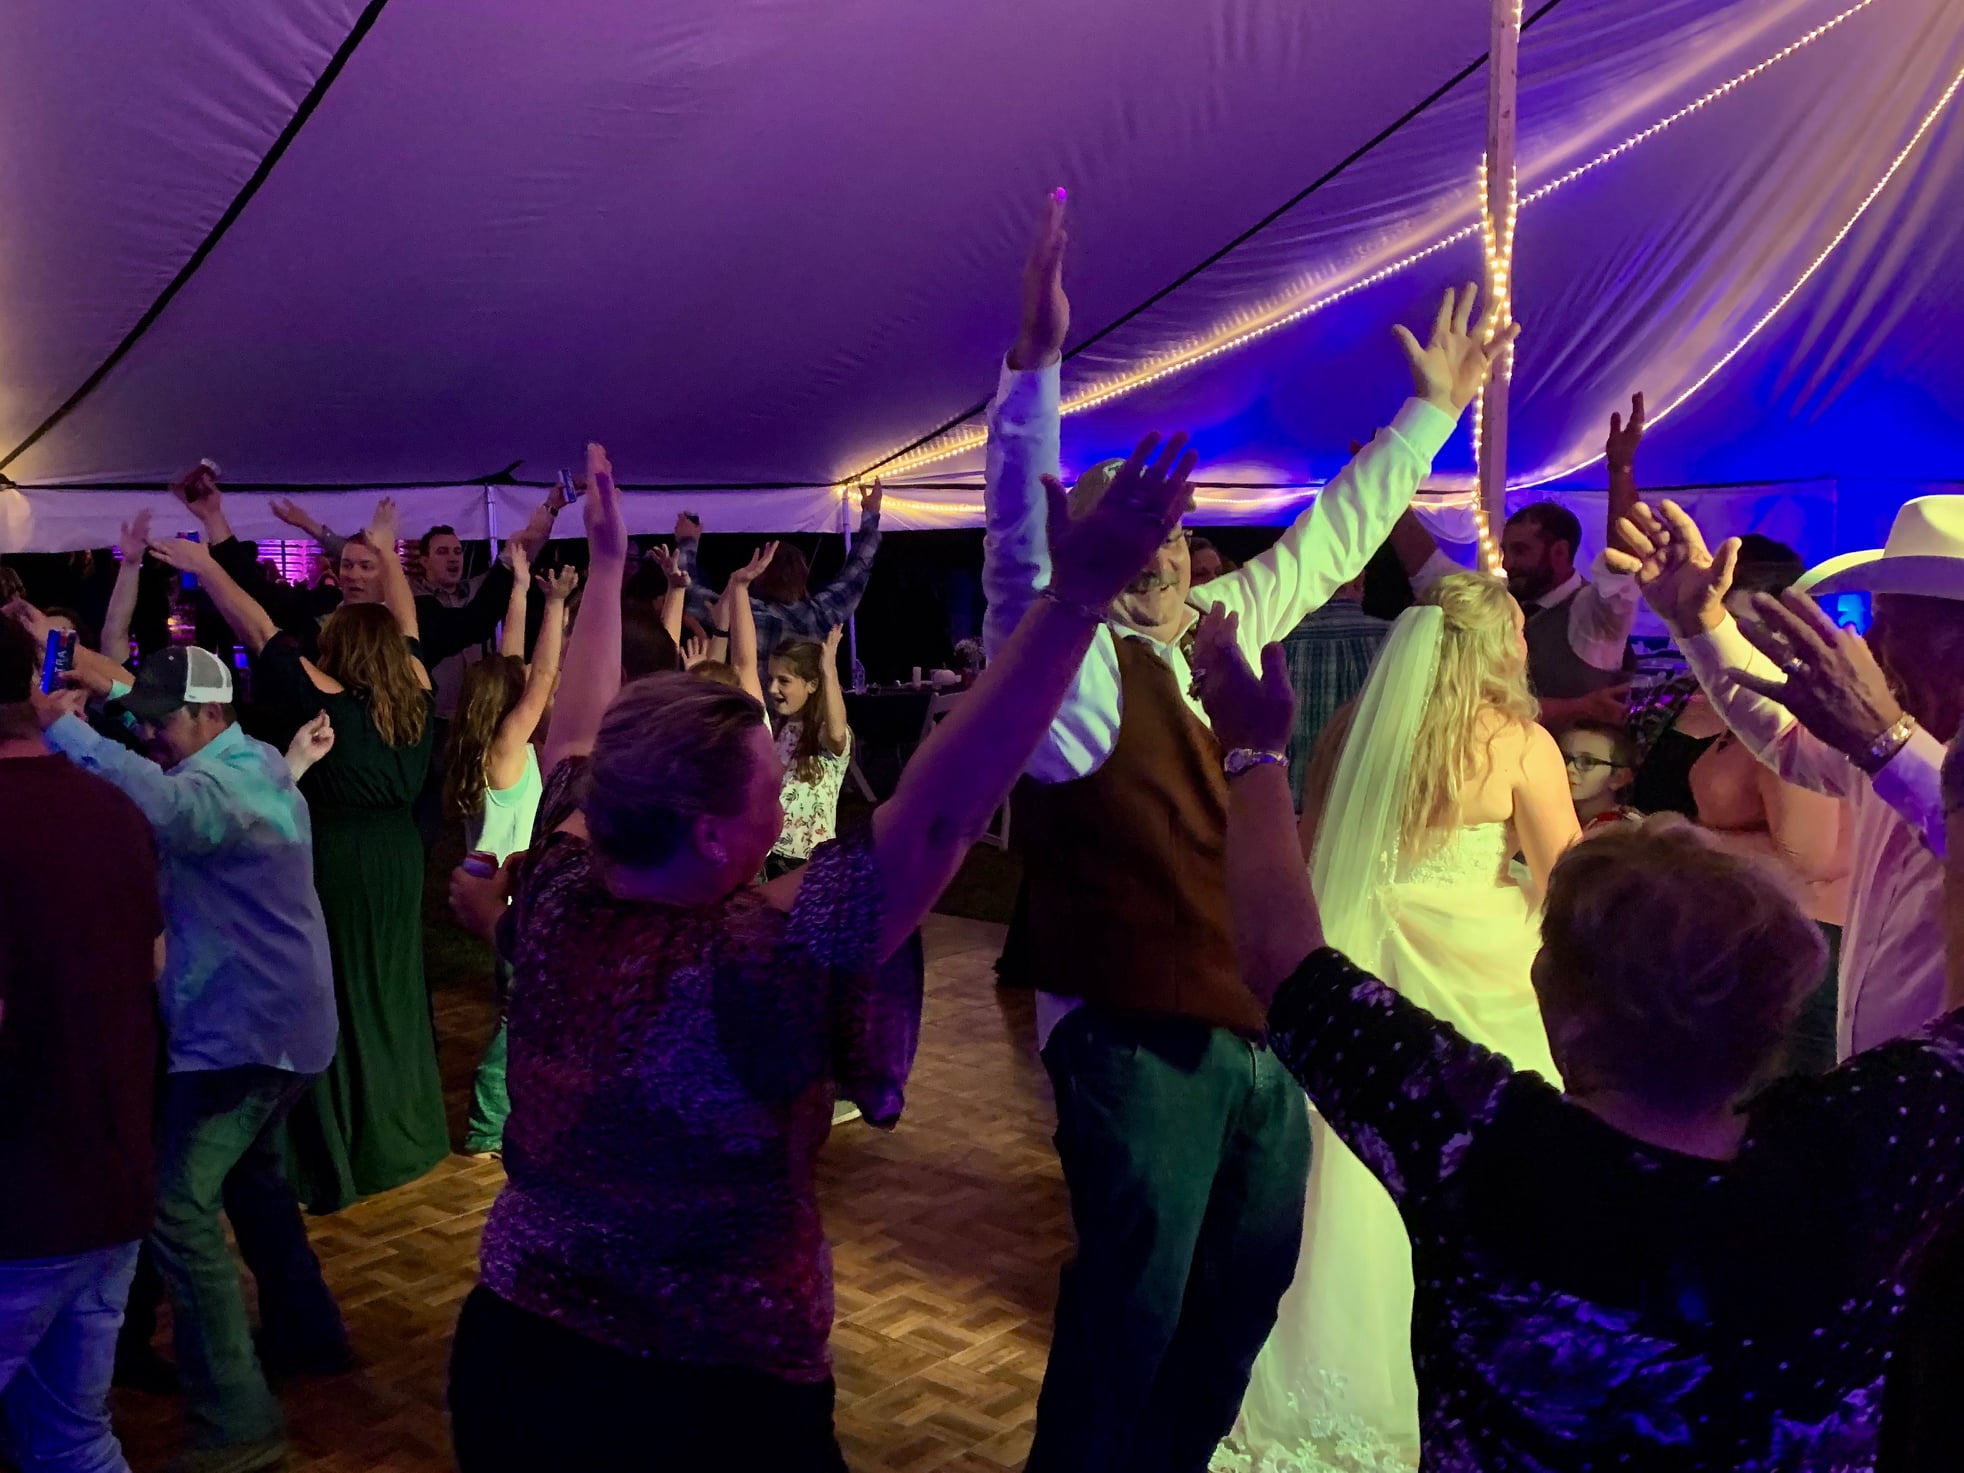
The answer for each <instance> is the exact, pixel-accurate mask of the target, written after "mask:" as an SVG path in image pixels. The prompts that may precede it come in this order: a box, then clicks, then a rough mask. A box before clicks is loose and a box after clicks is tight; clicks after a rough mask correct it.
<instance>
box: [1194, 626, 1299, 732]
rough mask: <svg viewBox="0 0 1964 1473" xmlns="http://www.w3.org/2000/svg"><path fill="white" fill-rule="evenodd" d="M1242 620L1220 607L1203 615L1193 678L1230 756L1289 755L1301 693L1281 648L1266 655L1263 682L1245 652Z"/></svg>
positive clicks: (1269, 649)
mask: <svg viewBox="0 0 1964 1473" xmlns="http://www.w3.org/2000/svg"><path fill="white" fill-rule="evenodd" d="M1240 630H1241V616H1240V615H1239V614H1230V613H1228V612H1226V611H1225V610H1224V609H1223V608H1222V607H1221V605H1219V604H1215V605H1214V607H1213V608H1212V609H1210V610H1208V611H1207V612H1206V613H1205V614H1203V615H1201V619H1200V627H1199V628H1198V629H1197V630H1196V631H1195V634H1194V641H1193V672H1194V679H1195V680H1196V681H1197V682H1198V683H1199V685H1200V701H1201V704H1202V705H1203V706H1204V707H1206V710H1207V719H1208V720H1209V721H1210V722H1211V723H1213V727H1214V735H1215V736H1217V737H1219V738H1220V741H1221V745H1222V746H1223V747H1225V748H1227V749H1228V750H1229V751H1242V750H1246V751H1251V752H1286V751H1288V750H1289V738H1290V737H1291V736H1292V735H1293V734H1294V733H1295V727H1296V692H1295V688H1294V687H1293V686H1291V685H1290V683H1289V662H1288V659H1287V657H1286V656H1285V655H1284V654H1283V651H1282V646H1281V645H1280V644H1271V645H1269V646H1268V647H1267V648H1266V649H1264V650H1263V651H1262V674H1261V678H1260V679H1259V680H1257V679H1256V678H1255V672H1254V671H1253V670H1251V669H1249V668H1248V658H1247V656H1245V655H1243V654H1242V653H1241V644H1240V641H1239V638H1238V636H1239V634H1240Z"/></svg>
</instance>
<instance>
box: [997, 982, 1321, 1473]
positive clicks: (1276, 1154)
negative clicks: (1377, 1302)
mask: <svg viewBox="0 0 1964 1473" xmlns="http://www.w3.org/2000/svg"><path fill="white" fill-rule="evenodd" d="M1044 1063H1045V1065H1046V1066H1047V1067H1048V1069H1049V1071H1050V1077H1051V1082H1052V1084H1053V1086H1054V1087H1055V1090H1056V1095H1057V1154H1058V1156H1059V1158H1060V1159H1061V1161H1062V1163H1063V1167H1064V1182H1065V1185H1066V1186H1067V1187H1068V1188H1069V1190H1070V1194H1071V1219H1072V1223H1073V1225H1074V1226H1075V1227H1076V1229H1077V1256H1076V1258H1074V1259H1073V1260H1072V1261H1071V1263H1070V1264H1068V1265H1067V1266H1066V1267H1065V1269H1064V1274H1063V1281H1062V1285H1061V1288H1060V1290H1059V1293H1058V1299H1057V1325H1056V1330H1055V1333H1054V1334H1053V1336H1052V1339H1051V1347H1050V1364H1049V1367H1048V1369H1047V1370H1046V1371H1045V1373H1044V1378H1043V1391H1042V1394H1041V1396H1040V1397H1039V1398H1038V1402H1037V1428H1036V1440H1035V1442H1034V1444H1033V1445H1032V1447H1031V1449H1030V1460H1029V1463H1028V1465H1027V1467H1028V1473H1176V1470H1177V1473H1202V1470H1204V1469H1205V1468H1206V1467H1207V1464H1208V1461H1209V1459H1210V1458H1211V1457H1212V1455H1213V1452H1214V1448H1215V1446H1216V1444H1218V1443H1219V1442H1220V1440H1221V1439H1222V1438H1223V1437H1225V1436H1226V1435H1227V1433H1228V1431H1229V1429H1230V1428H1231V1427H1232V1426H1233V1425H1234V1418H1235V1413H1236V1412H1237V1411H1239V1409H1240V1406H1241V1398H1242V1395H1243V1394H1244V1393H1245V1392H1246V1391H1247V1389H1248V1375H1249V1372H1250V1370H1251V1369H1252V1368H1253V1366H1254V1363H1255V1356H1256V1354H1257V1353H1258V1352H1259V1351H1260V1350H1261V1348H1262V1344H1263V1342H1264V1341H1265V1340H1267V1339H1268V1333H1269V1331H1270V1330H1271V1329H1272V1328H1273V1327H1274V1325H1275V1311H1276V1306H1277V1305H1278V1304H1279V1303H1280V1302H1281V1299H1282V1295H1283V1293H1284V1291H1286V1290H1287V1289H1288V1287H1289V1283H1290V1281H1291V1280H1292V1279H1293V1278H1294V1277H1295V1274H1296V1258H1297V1255H1298V1253H1299V1252H1300V1250H1301V1246H1302V1227H1303V1197H1304V1193H1305V1191H1306V1189H1307V1187H1308V1181H1309V1112H1308V1109H1307V1108H1306V1107H1305V1105H1304V1102H1303V1092H1302V1087H1301V1086H1300V1085H1298V1084H1297V1083H1296V1081H1295V1080H1294V1079H1293V1078H1292V1077H1291V1076H1290V1074H1289V1071H1288V1070H1287V1069H1285V1068H1283V1066H1282V1064H1281V1063H1280V1062H1279V1061H1278V1060H1277V1059H1276V1057H1275V1055H1274V1054H1273V1053H1271V1052H1270V1051H1269V1050H1268V1048H1267V1047H1266V1046H1264V1045H1262V1044H1259V1043H1251V1042H1250V1041H1248V1040H1247V1039H1244V1038H1241V1037H1239V1036H1237V1035H1236V1034H1233V1033H1230V1032H1228V1031H1227V1030H1226V1029H1222V1028H1210V1027H1208V1026H1207V1025H1205V1024H1202V1023H1195V1022H1189V1021H1186V1020H1183V1019H1177V1018H1156V1019H1155V1018H1144V1017H1139V1016H1134V1015H1122V1014H1118V1013H1114V1012H1108V1011H1105V1010H1103V1009H1100V1008H1096V1007H1083V1008H1079V1009H1078V1010H1077V1011H1076V1012H1074V1013H1072V1014H1070V1015H1069V1016H1068V1017H1066V1018H1065V1019H1064V1020H1063V1021H1062V1022H1061V1023H1059V1024H1058V1025H1057V1030H1056V1032H1055V1033H1053V1034H1052V1035H1051V1038H1050V1042H1049V1044H1048V1045H1047V1046H1046V1047H1045V1049H1044Z"/></svg>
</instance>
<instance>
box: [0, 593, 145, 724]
mask: <svg viewBox="0 0 1964 1473" xmlns="http://www.w3.org/2000/svg"><path fill="white" fill-rule="evenodd" d="M0 618H9V619H13V620H15V621H16V622H17V623H18V624H19V625H20V626H21V627H22V628H23V629H25V630H26V631H27V633H28V637H29V638H31V639H32V640H33V641H34V643H35V645H36V647H45V646H46V645H47V643H48V630H49V627H50V626H49V624H48V616H47V615H46V614H44V613H42V612H41V611H40V610H39V609H37V608H36V607H34V605H33V604H31V603H29V602H28V601H27V600H26V599H24V598H16V599H10V600H9V601H8V602H7V603H6V605H5V606H4V607H0ZM67 681H68V684H70V685H71V686H80V687H81V688H82V689H84V690H86V691H90V692H92V693H93V694H95V695H98V696H102V697H104V698H105V699H106V698H107V697H108V696H109V695H110V694H112V693H113V692H114V690H115V688H116V687H117V686H118V685H121V687H122V688H123V689H124V690H128V689H129V688H130V687H131V686H132V685H133V684H134V683H135V681H136V677H135V676H134V675H132V674H130V672H129V669H128V667H127V666H124V665H122V664H119V663H118V662H117V661H115V660H112V659H110V658H109V656H107V655H100V654H97V653H96V652H95V651H94V650H92V649H89V648H87V647H86V646H84V645H81V644H77V645H76V646H75V665H74V668H73V669H71V670H70V671H69V672H68V676H67Z"/></svg>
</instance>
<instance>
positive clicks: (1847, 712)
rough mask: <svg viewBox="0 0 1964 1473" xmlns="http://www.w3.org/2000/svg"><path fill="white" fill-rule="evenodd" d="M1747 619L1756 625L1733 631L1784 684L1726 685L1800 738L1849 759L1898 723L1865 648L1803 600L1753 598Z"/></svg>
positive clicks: (1741, 673) (1760, 680) (1794, 596)
mask: <svg viewBox="0 0 1964 1473" xmlns="http://www.w3.org/2000/svg"><path fill="white" fill-rule="evenodd" d="M1753 612H1754V613H1756V614H1758V615H1759V618H1760V622H1759V623H1757V624H1755V623H1752V622H1751V621H1747V622H1744V623H1741V624H1740V626H1739V629H1740V632H1741V633H1742V634H1744V635H1745V636H1746V638H1747V639H1749V640H1750V641H1752V643H1753V645H1754V647H1755V648H1757V649H1758V650H1759V652H1760V653H1761V654H1763V655H1765V656H1766V657H1767V658H1768V659H1769V660H1771V661H1772V662H1773V663H1774V664H1776V665H1778V666H1779V667H1780V673H1781V674H1782V675H1784V676H1785V677H1786V678H1785V679H1784V680H1773V679H1769V678H1768V677H1766V676H1762V675H1755V674H1752V673H1751V672H1749V671H1745V670H1734V671H1733V672H1732V678H1733V679H1734V680H1736V681H1738V682H1739V684H1741V685H1743V686H1744V687H1745V688H1746V689H1747V690H1749V691H1753V692H1755V693H1757V694H1759V695H1762V696H1765V697H1766V698H1767V699H1768V700H1769V701H1776V702H1778V703H1779V704H1780V705H1782V706H1785V707H1786V708H1787V709H1788V710H1789V711H1791V712H1793V715H1794V719H1795V720H1796V721H1798V722H1799V723H1800V724H1801V725H1802V726H1803V727H1805V728H1806V729H1807V730H1808V731H1810V732H1812V733H1813V734H1814V735H1815V736H1817V737H1819V738H1820V739H1821V740H1822V741H1824V742H1826V743H1827V744H1828V745H1829V746H1830V747H1833V748H1834V749H1835V750H1836V751H1837V752H1840V753H1841V754H1842V755H1843V756H1846V757H1851V758H1853V757H1860V756H1862V755H1863V754H1864V753H1866V752H1867V751H1868V750H1869V748H1871V747H1872V746H1874V745H1875V742H1876V740H1877V739H1878V738H1879V737H1881V736H1882V734H1883V733H1884V732H1886V731H1888V730H1889V728H1890V727H1892V726H1894V725H1895V724H1896V723H1897V722H1898V721H1900V720H1902V719H1903V708H1902V705H1901V704H1900V703H1899V702H1898V701H1897V700H1896V694H1895V692H1894V691H1893V690H1891V689H1890V688H1889V677H1888V676H1886V675H1884V674H1883V673H1882V667H1881V666H1880V665H1878V664H1877V663H1876V660H1875V656H1874V655H1873V654H1871V653H1870V652H1869V647H1868V643H1867V641H1865V640H1864V639H1863V638H1862V637H1861V635H1859V634H1857V633H1856V632H1855V631H1854V630H1852V629H1843V628H1840V627H1838V626H1837V625H1836V624H1835V622H1834V620H1832V619H1830V618H1829V617H1828V616H1827V615H1826V614H1825V613H1823V612H1822V611H1821V606H1820V605H1819V604H1817V603H1815V602H1814V600H1813V599H1811V598H1809V597H1808V596H1807V595H1806V594H1804V593H1796V592H1795V591H1794V590H1792V589H1788V590H1787V591H1786V592H1785V593H1783V594H1782V595H1781V596H1780V597H1779V598H1774V597H1772V596H1770V595H1768V594H1764V593H1761V594H1756V595H1755V596H1754V598H1753Z"/></svg>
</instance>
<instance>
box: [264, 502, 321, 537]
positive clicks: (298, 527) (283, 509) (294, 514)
mask: <svg viewBox="0 0 1964 1473" xmlns="http://www.w3.org/2000/svg"><path fill="white" fill-rule="evenodd" d="M266 505H267V509H268V510H270V511H271V512H272V513H273V515H274V516H276V517H278V518H279V519H280V520H281V521H283V522H285V523H286V524H287V525H288V526H289V527H291V528H293V529H294V530H295V531H296V532H305V533H306V534H307V535H308V536H309V537H311V538H313V539H314V540H315V541H316V542H318V541H320V536H321V533H323V532H325V531H326V530H327V528H326V527H325V526H323V525H322V524H321V523H320V522H318V521H316V520H315V519H314V518H313V517H312V516H310V515H308V513H307V512H305V511H304V510H302V509H301V506H300V503H299V502H297V501H287V500H285V499H283V498H281V497H278V496H275V497H274V498H273V499H272V500H271V501H269V502H267V503H266Z"/></svg>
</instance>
